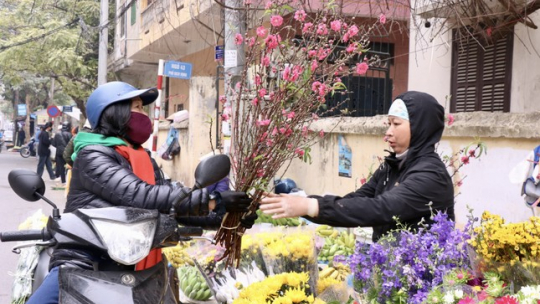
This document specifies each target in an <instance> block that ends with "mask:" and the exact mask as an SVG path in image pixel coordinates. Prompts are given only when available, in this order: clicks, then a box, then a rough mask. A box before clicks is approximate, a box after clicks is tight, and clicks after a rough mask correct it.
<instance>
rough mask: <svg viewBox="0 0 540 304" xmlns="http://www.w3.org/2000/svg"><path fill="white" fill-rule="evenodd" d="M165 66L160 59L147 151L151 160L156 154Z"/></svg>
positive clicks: (163, 61)
mask: <svg viewBox="0 0 540 304" xmlns="http://www.w3.org/2000/svg"><path fill="white" fill-rule="evenodd" d="M164 65H165V60H163V59H160V60H159V65H158V75H157V90H158V97H157V98H156V101H154V132H153V135H152V141H151V142H149V145H151V146H150V147H148V148H149V150H150V151H151V152H152V158H155V157H156V154H157V140H158V131H159V117H160V116H161V96H162V91H163V66H164Z"/></svg>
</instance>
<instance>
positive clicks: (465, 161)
mask: <svg viewBox="0 0 540 304" xmlns="http://www.w3.org/2000/svg"><path fill="white" fill-rule="evenodd" d="M461 162H462V163H463V164H464V165H466V164H468V163H469V157H468V156H462V157H461Z"/></svg>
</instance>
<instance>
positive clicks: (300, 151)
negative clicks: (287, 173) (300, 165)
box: [294, 148, 306, 157]
mask: <svg viewBox="0 0 540 304" xmlns="http://www.w3.org/2000/svg"><path fill="white" fill-rule="evenodd" d="M294 153H295V154H296V155H298V157H302V156H304V154H305V153H306V152H305V151H304V150H302V149H300V148H296V149H294Z"/></svg>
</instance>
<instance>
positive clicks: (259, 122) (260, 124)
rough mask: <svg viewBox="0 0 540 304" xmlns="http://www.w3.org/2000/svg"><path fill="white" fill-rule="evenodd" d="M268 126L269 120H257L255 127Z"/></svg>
mask: <svg viewBox="0 0 540 304" xmlns="http://www.w3.org/2000/svg"><path fill="white" fill-rule="evenodd" d="M269 124H270V119H261V120H257V126H259V127H260V126H268V125H269Z"/></svg>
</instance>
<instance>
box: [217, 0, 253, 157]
mask: <svg viewBox="0 0 540 304" xmlns="http://www.w3.org/2000/svg"><path fill="white" fill-rule="evenodd" d="M225 6H226V7H231V8H237V9H228V8H225V9H224V10H225V11H224V18H223V19H224V22H225V24H224V29H225V62H224V67H223V68H224V73H223V80H224V85H225V95H226V97H227V102H226V104H225V107H241V106H242V105H241V104H231V101H232V100H233V98H234V96H235V91H236V84H237V83H238V82H240V80H241V77H242V70H243V69H244V66H245V64H246V56H245V52H244V43H242V44H240V45H236V43H235V36H236V34H242V36H244V34H245V33H246V15H245V11H244V10H242V8H243V0H225ZM232 111H233V112H234V111H235V110H234V109H233V110H232ZM237 120H238V121H240V118H238V117H237ZM238 121H237V122H234V121H233V122H231V123H233V124H234V123H238ZM216 123H217V122H216ZM231 135H232V134H231ZM217 136H221V134H216V137H217ZM230 142H231V145H230V147H231V148H230V149H231V150H233V147H234V144H233V142H234V138H232V136H231V138H230ZM223 146H225V143H224V145H223ZM231 152H232V151H231Z"/></svg>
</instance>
